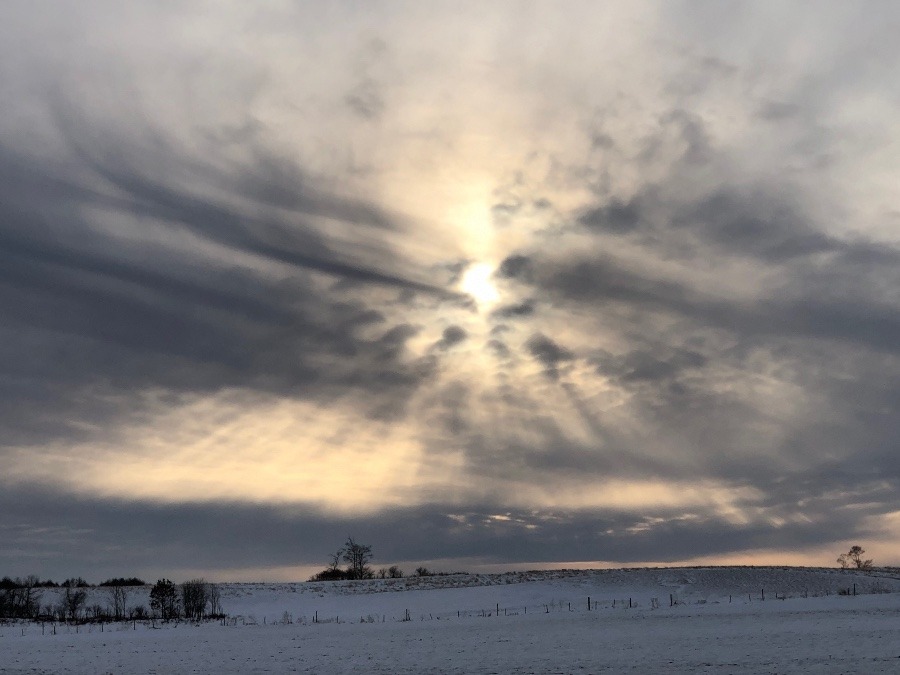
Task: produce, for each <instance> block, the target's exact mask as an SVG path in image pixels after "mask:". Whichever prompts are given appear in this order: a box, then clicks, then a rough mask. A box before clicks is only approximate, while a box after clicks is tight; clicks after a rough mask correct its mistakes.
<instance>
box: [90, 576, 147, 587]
mask: <svg viewBox="0 0 900 675" xmlns="http://www.w3.org/2000/svg"><path fill="white" fill-rule="evenodd" d="M97 585H98V586H146V585H147V582H146V581H144V580H143V579H138V578H137V577H128V578H125V577H113V578H112V579H107V580H106V581H101V582H100V583H99V584H97Z"/></svg>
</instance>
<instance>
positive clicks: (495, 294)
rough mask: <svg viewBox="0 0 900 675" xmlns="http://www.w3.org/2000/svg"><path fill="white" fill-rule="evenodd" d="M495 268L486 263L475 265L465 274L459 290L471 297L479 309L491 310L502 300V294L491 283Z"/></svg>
mask: <svg viewBox="0 0 900 675" xmlns="http://www.w3.org/2000/svg"><path fill="white" fill-rule="evenodd" d="M493 271H494V270H493V268H492V267H491V266H490V265H487V264H485V263H475V264H474V265H471V266H469V267H468V268H467V269H466V271H465V272H463V276H462V279H461V280H460V282H459V288H460V290H461V291H462V292H463V293H467V294H469V295H471V296H472V297H473V298H474V299H475V302H476V303H478V307H479V308H489V307H490V306H492V305H494V304H496V303H497V302H498V301H499V300H500V292H499V291H498V290H497V287H496V286H495V285H494V283H493V282H492V281H491V275H492V274H493Z"/></svg>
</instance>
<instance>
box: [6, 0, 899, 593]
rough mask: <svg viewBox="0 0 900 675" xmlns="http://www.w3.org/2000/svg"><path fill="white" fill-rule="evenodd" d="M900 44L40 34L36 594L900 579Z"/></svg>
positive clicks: (26, 48)
mask: <svg viewBox="0 0 900 675" xmlns="http://www.w3.org/2000/svg"><path fill="white" fill-rule="evenodd" d="M897 14H898V11H897V10H895V9H893V8H892V7H890V6H887V5H884V4H877V5H876V4H871V5H869V4H865V3H864V4H862V5H859V4H856V5H846V4H841V3H826V4H824V5H822V4H816V5H815V6H813V5H785V6H769V5H759V4H757V3H738V4H729V5H719V4H715V3H713V4H706V3H699V4H698V3H690V5H689V6H685V5H682V4H680V3H674V4H673V3H654V2H647V3H621V4H615V5H608V6H597V5H596V3H575V4H571V5H567V6H566V8H565V9H563V8H559V7H556V6H554V5H549V4H548V5H542V4H537V5H523V4H520V3H502V2H501V3H492V4H490V5H489V6H484V5H476V4H467V3H463V4H462V5H460V4H459V3H446V4H444V3H431V4H429V5H427V6H423V7H422V8H417V9H413V8H412V7H410V6H408V5H404V4H398V3H378V2H376V3H370V4H367V5H365V6H364V7H361V6H358V5H357V4H353V3H346V4H345V3H337V4H334V5H333V6H329V9H328V10H325V9H323V7H321V6H320V5H318V4H316V3H294V4H292V5H291V6H290V7H277V8H276V7H265V8H257V7H255V6H252V5H245V4H241V3H226V4H224V5H221V6H219V7H217V9H216V12H215V13H214V14H213V13H211V12H210V11H209V8H204V7H203V6H201V5H193V4H188V5H184V6H180V7H174V6H168V5H158V6H157V5H152V6H151V5H148V6H145V7H123V6H121V4H120V3H112V2H104V1H102V0H91V1H90V2H84V3H78V4H77V5H75V4H72V5H67V4H65V3H63V4H61V5H60V6H59V7H57V8H55V10H54V12H53V13H49V14H48V13H47V12H45V11H43V10H40V9H39V8H35V7H34V6H33V3H24V2H11V3H7V4H6V5H5V6H4V7H3V9H0V90H2V94H3V100H4V115H3V117H2V119H0V316H2V317H3V320H2V321H0V429H2V431H3V433H2V435H0V461H2V463H3V466H4V471H3V472H2V474H0V488H2V492H0V502H2V503H0V563H2V568H3V569H0V573H3V574H6V573H9V574H27V573H32V572H34V573H39V574H41V575H43V576H47V575H53V576H56V577H59V576H70V575H74V574H85V573H87V574H92V572H87V570H95V571H96V573H97V574H100V571H101V570H102V571H103V573H104V574H109V575H121V574H132V573H142V574H146V575H148V576H153V575H154V574H159V575H162V574H169V575H172V574H173V573H174V572H173V570H174V571H175V572H183V573H184V574H185V575H188V574H195V573H197V574H200V573H202V574H205V575H206V576H210V577H219V578H249V577H253V576H267V577H272V576H278V577H283V578H286V577H292V576H293V577H297V576H301V577H302V576H304V575H305V574H307V573H308V572H309V571H310V570H312V569H313V568H314V567H315V566H316V565H318V564H320V563H322V562H324V561H325V559H326V558H327V553H328V552H329V551H331V550H333V548H334V547H335V546H336V545H338V544H339V542H340V541H341V540H343V538H344V537H346V535H347V533H348V532H352V533H353V535H354V536H355V537H358V538H359V539H360V540H363V541H370V542H371V543H372V544H373V545H374V547H375V551H376V554H377V556H378V559H379V562H380V561H384V562H395V561H396V562H405V563H409V564H417V563H419V562H428V563H429V565H432V566H441V567H469V568H473V567H477V566H479V565H489V564H500V565H503V564H508V565H514V564H515V565H518V564H522V565H527V564H530V563H532V564H537V563H541V564H554V563H560V564H561V563H567V564H576V563H583V564H590V563H594V564H598V563H600V562H602V563H604V564H618V563H640V562H683V561H687V560H705V561H731V562H735V561H743V562H748V563H752V562H760V561H773V562H774V561H778V560H790V561H793V562H808V563H815V564H828V563H830V562H831V561H832V559H833V558H834V557H835V556H836V555H837V553H838V552H840V551H841V550H845V549H846V548H847V542H850V543H857V542H859V543H863V544H865V545H866V548H867V549H868V550H869V551H870V552H871V553H872V555H873V556H874V557H875V558H876V560H877V562H884V563H887V562H894V563H900V549H898V548H897V547H896V546H895V545H892V544H890V542H891V541H894V540H896V534H897V533H898V531H900V516H898V513H900V512H898V511H897V507H896V504H897V503H898V499H900V459H898V458H900V452H898V449H900V448H898V444H897V438H900V237H898V235H897V232H898V225H900V212H898V210H897V207H896V204H895V198H894V191H895V186H896V185H897V184H898V181H900V169H898V167H900V157H898V153H897V149H896V144H895V143H893V139H894V138H896V137H897V134H898V133H900V122H898V119H897V117H896V115H895V114H894V113H893V111H894V109H895V108H896V102H897V100H898V96H900V85H898V83H897V79H896V77H895V76H894V73H893V70H892V68H891V65H890V64H892V63H894V62H895V61H896V59H897V57H898V56H900V54H898V52H900V47H898V46H897V43H896V40H895V37H894V35H893V33H892V31H891V30H890V26H891V25H893V23H895V22H892V20H891V19H896V18H898V16H897ZM148 561H149V562H148Z"/></svg>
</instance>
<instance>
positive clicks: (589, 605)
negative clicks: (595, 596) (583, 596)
mask: <svg viewBox="0 0 900 675" xmlns="http://www.w3.org/2000/svg"><path fill="white" fill-rule="evenodd" d="M588 611H589V612H590V611H591V596H588Z"/></svg>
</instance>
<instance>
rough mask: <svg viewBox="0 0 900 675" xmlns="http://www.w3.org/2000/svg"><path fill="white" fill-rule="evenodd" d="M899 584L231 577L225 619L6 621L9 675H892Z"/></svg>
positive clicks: (629, 574) (769, 574)
mask: <svg viewBox="0 0 900 675" xmlns="http://www.w3.org/2000/svg"><path fill="white" fill-rule="evenodd" d="M854 584H856V590H857V593H858V594H857V595H856V596H853V595H839V594H838V593H839V592H840V591H842V590H844V591H846V590H848V589H849V590H850V592H851V593H852V589H853V585H854ZM898 591H900V579H898V578H894V577H893V576H891V575H890V574H888V573H871V574H866V573H859V572H842V571H839V570H825V569H802V568H740V567H739V568H670V569H640V570H589V571H553V572H529V573H511V574H506V575H471V576H470V575H459V576H448V577H430V578H426V579H401V580H386V581H372V582H331V583H300V584H229V585H223V586H222V603H223V606H224V608H225V611H226V612H227V613H228V614H229V615H230V616H231V620H230V621H227V622H226V623H227V625H222V622H210V623H203V624H200V625H193V624H189V623H170V624H160V623H159V622H157V623H156V626H157V627H156V628H153V627H152V626H150V625H145V624H141V623H137V624H133V623H118V624H106V625H105V626H104V627H103V629H102V631H101V628H100V627H99V626H97V625H82V626H80V627H78V628H77V629H76V627H74V626H64V625H57V626H56V634H54V633H53V627H52V626H51V625H49V624H47V625H44V626H43V627H42V626H41V625H40V624H25V623H10V624H6V625H0V672H3V673H31V674H34V673H51V672H52V673H57V672H70V673H107V672H109V673H208V672H216V673H228V672H231V673H245V672H246V673H253V672H310V673H344V672H351V671H356V672H367V673H423V672H441V673H577V672H585V673H597V672H611V673H613V672H616V673H617V672H634V673H645V672H666V673H707V672H708V673H712V672H716V673H721V672H729V673H758V672H767V673H785V674H792V673H846V672H866V673H879V672H883V673H896V672H900V637H898V636H900V593H898ZM763 592H764V593H765V601H763V600H762V595H763ZM146 594H147V589H146V588H145V589H139V590H135V591H134V592H133V593H132V594H131V596H130V597H129V605H130V606H133V605H136V604H147V603H146ZM53 595H54V593H53V592H47V593H46V594H45V597H44V599H43V601H42V602H43V603H44V604H47V603H49V602H51V601H52V600H53ZM776 596H777V598H779V599H776ZM107 597H108V591H106V590H104V589H92V590H91V592H90V597H89V598H88V604H89V605H90V604H93V603H95V602H97V603H101V604H104V603H106V602H107V600H106V598H107ZM588 597H590V598H591V603H592V607H591V610H590V611H588V606H587V602H588ZM781 598H785V599H783V600H782V599H781ZM654 600H655V601H654ZM629 601H630V605H631V606H630V607H629ZM672 601H674V602H675V604H674V605H671V606H670V602H672ZM498 606H499V613H498V612H497V608H498ZM407 612H408V616H409V618H410V620H408V621H407V620H404V619H406V617H407ZM316 618H318V622H316V621H315V619H316ZM76 630H77V632H76Z"/></svg>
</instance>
